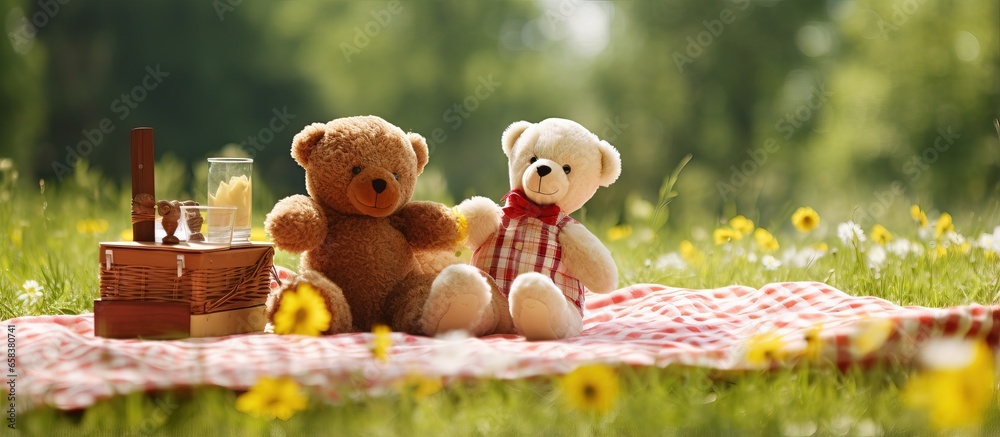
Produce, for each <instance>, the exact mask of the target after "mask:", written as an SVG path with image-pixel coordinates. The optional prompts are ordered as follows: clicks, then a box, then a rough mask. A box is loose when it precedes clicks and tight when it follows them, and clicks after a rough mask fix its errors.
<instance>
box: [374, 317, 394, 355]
mask: <svg viewBox="0 0 1000 437" xmlns="http://www.w3.org/2000/svg"><path fill="white" fill-rule="evenodd" d="M372 333H373V334H375V337H374V338H372V355H373V356H375V359H377V360H379V361H382V362H385V361H389V348H390V347H392V337H390V336H389V334H391V333H392V329H389V327H388V326H385V325H381V324H378V325H375V326H373V327H372Z"/></svg>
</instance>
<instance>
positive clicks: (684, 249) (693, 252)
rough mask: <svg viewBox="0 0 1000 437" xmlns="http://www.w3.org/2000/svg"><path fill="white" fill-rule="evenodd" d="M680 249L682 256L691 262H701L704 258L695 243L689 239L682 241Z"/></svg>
mask: <svg viewBox="0 0 1000 437" xmlns="http://www.w3.org/2000/svg"><path fill="white" fill-rule="evenodd" d="M678 250H679V251H680V253H681V258H684V261H687V262H689V263H691V264H701V261H702V260H703V259H704V256H703V255H702V253H701V251H699V250H698V249H696V248H695V247H694V244H691V242H690V241H688V240H684V241H681V244H680V247H679V248H678Z"/></svg>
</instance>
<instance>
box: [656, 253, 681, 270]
mask: <svg viewBox="0 0 1000 437" xmlns="http://www.w3.org/2000/svg"><path fill="white" fill-rule="evenodd" d="M656 268H657V269H660V270H667V269H672V270H684V269H686V268H687V263H686V262H684V258H683V257H681V255H680V254H679V253H677V252H670V253H668V254H666V255H663V256H661V257H659V258H657V259H656Z"/></svg>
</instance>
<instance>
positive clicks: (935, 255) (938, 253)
mask: <svg viewBox="0 0 1000 437" xmlns="http://www.w3.org/2000/svg"><path fill="white" fill-rule="evenodd" d="M947 254H948V248H947V247H944V245H943V244H938V245H936V246H934V252H931V258H932V259H933V260H934V261H937V260H938V259H941V258H942V257H944V256H945V255H947Z"/></svg>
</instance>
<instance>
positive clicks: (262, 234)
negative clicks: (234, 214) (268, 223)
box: [250, 228, 271, 241]
mask: <svg viewBox="0 0 1000 437" xmlns="http://www.w3.org/2000/svg"><path fill="white" fill-rule="evenodd" d="M250 241H271V239H270V238H268V236H267V231H265V230H264V228H252V229H250Z"/></svg>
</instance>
